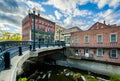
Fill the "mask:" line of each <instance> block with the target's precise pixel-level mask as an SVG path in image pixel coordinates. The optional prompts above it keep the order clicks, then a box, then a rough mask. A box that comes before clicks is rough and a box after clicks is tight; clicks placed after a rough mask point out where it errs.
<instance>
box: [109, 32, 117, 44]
mask: <svg viewBox="0 0 120 81" xmlns="http://www.w3.org/2000/svg"><path fill="white" fill-rule="evenodd" d="M113 34H115V35H116V42H117V33H110V42H112V41H111V35H113Z"/></svg>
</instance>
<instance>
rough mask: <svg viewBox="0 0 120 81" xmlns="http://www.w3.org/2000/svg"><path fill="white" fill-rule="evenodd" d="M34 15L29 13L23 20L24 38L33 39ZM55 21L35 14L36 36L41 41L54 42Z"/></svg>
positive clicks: (25, 39)
mask: <svg viewBox="0 0 120 81" xmlns="http://www.w3.org/2000/svg"><path fill="white" fill-rule="evenodd" d="M33 28H34V15H33V14H29V15H27V16H26V17H25V18H24V19H23V20H22V39H23V40H24V41H28V40H30V41H32V40H33ZM54 32H55V23H54V22H52V21H50V20H47V19H45V18H43V17H39V16H37V15H35V36H36V38H35V39H36V41H39V42H53V41H54Z"/></svg>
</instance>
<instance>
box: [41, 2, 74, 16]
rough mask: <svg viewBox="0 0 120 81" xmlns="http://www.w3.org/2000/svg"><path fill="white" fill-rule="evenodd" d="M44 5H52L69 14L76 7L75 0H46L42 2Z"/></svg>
mask: <svg viewBox="0 0 120 81" xmlns="http://www.w3.org/2000/svg"><path fill="white" fill-rule="evenodd" d="M42 4H44V5H53V6H54V7H55V8H57V9H59V10H60V11H61V12H62V13H64V14H67V15H70V14H72V12H73V10H74V9H75V8H76V0H75V1H73V0H48V1H47V2H44V3H42Z"/></svg>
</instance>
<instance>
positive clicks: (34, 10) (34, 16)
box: [29, 7, 40, 51]
mask: <svg viewBox="0 0 120 81" xmlns="http://www.w3.org/2000/svg"><path fill="white" fill-rule="evenodd" d="M35 12H36V9H35V7H34V8H33V13H31V12H30V10H29V15H30V14H32V15H33V16H32V17H33V20H34V21H33V22H32V23H33V25H34V27H33V51H36V49H35V38H36V37H35V20H36V17H38V18H39V16H40V14H39V11H38V16H37V15H35Z"/></svg>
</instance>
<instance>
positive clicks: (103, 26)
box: [88, 21, 119, 30]
mask: <svg viewBox="0 0 120 81" xmlns="http://www.w3.org/2000/svg"><path fill="white" fill-rule="evenodd" d="M110 27H119V26H116V24H112V25H110V24H108V25H107V24H106V23H105V21H104V23H100V22H96V23H95V24H93V25H92V26H91V27H90V28H89V29H88V30H95V29H104V28H110Z"/></svg>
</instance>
